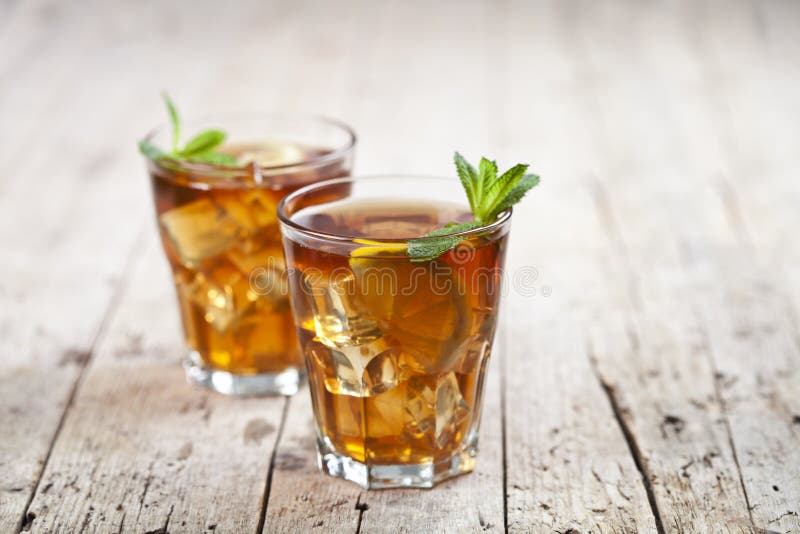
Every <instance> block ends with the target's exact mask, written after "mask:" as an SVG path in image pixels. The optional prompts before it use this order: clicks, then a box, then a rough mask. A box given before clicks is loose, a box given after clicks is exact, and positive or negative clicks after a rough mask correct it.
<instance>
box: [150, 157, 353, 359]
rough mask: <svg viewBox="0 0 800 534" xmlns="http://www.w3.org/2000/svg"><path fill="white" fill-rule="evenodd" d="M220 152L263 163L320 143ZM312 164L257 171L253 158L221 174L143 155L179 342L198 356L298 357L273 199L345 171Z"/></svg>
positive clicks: (335, 164) (339, 163)
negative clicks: (146, 159)
mask: <svg viewBox="0 0 800 534" xmlns="http://www.w3.org/2000/svg"><path fill="white" fill-rule="evenodd" d="M226 152H228V153H230V154H232V155H235V156H237V157H240V160H241V161H248V160H257V161H258V160H262V161H263V160H264V159H266V160H267V161H264V163H270V164H280V163H281V162H282V161H281V158H284V159H285V158H287V157H288V158H292V159H294V160H296V161H303V162H306V161H313V160H314V159H315V158H319V157H321V156H324V155H325V154H327V153H328V151H325V150H316V149H310V148H307V147H300V146H298V145H288V144H272V145H269V146H268V147H266V146H261V145H253V146H237V147H228V148H227V149H226ZM287 162H290V163H291V161H288V160H287ZM310 167H311V168H312V169H311V170H309V169H308V168H306V167H303V170H301V171H287V172H283V173H274V172H273V173H270V174H265V173H262V172H261V171H259V169H258V167H257V166H256V165H253V164H251V165H249V166H247V167H245V168H244V169H243V170H241V171H235V172H231V173H228V174H227V175H224V176H221V175H219V174H217V175H214V174H213V173H207V174H202V173H201V172H199V171H198V172H197V173H192V172H186V171H185V170H181V169H178V168H174V167H173V168H170V165H169V164H168V163H166V164H155V163H152V162H151V163H150V175H151V180H152V185H153V191H154V195H155V202H156V212H157V213H156V215H157V218H158V227H159V232H160V234H161V239H162V242H163V246H164V250H165V251H166V254H167V258H168V259H169V262H170V265H171V267H172V271H173V275H174V280H175V286H176V289H177V295H178V302H179V305H180V310H181V318H182V322H183V328H184V333H185V337H186V343H187V345H188V346H189V347H190V348H191V350H192V351H194V353H195V354H196V355H199V357H200V358H201V359H202V361H203V363H204V364H205V365H206V366H208V367H211V368H213V369H217V370H222V371H228V372H231V373H235V374H258V373H279V372H282V371H284V370H287V369H289V368H292V367H295V368H296V367H299V366H302V357H301V355H300V351H299V347H298V343H297V338H296V334H295V328H294V323H293V320H292V314H291V309H290V306H289V295H288V288H287V276H286V267H285V263H284V259H283V251H282V247H281V236H280V230H279V228H278V220H277V216H276V208H277V205H278V202H279V201H280V200H281V199H282V198H283V197H284V196H285V195H286V194H288V193H290V192H291V191H294V190H295V189H297V188H299V187H302V186H304V185H307V184H309V183H311V182H314V181H317V180H323V179H327V178H335V177H339V176H347V175H348V174H349V172H348V168H347V165H346V164H345V162H343V161H333V162H329V163H325V164H320V165H313V164H312V165H310ZM296 168H297V169H299V168H300V167H296Z"/></svg>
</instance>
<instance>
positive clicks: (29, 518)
mask: <svg viewBox="0 0 800 534" xmlns="http://www.w3.org/2000/svg"><path fill="white" fill-rule="evenodd" d="M147 230H148V228H147V226H146V225H145V226H144V227H143V228H141V229H140V230H139V232H138V234H137V235H136V238H135V239H134V242H133V246H132V247H131V249H130V251H129V252H128V254H127V258H126V260H125V266H124V267H123V269H122V272H121V275H122V276H121V277H120V279H119V281H118V282H117V283H116V284H114V289H113V290H112V293H111V298H110V299H109V301H108V305H107V306H106V309H105V312H104V313H103V317H102V318H101V319H100V323H99V324H98V326H97V330H96V331H95V334H94V336H92V338H91V341H90V343H89V349H88V350H87V351H86V358H83V359H82V360H83V361H81V362H80V367H79V369H78V373H77V377H76V378H75V383H74V384H73V385H72V389H70V392H69V395H68V396H67V402H66V404H65V405H64V410H63V411H62V412H61V417H60V418H59V420H58V424H57V425H56V429H55V431H54V432H53V437H52V439H51V440H50V446H49V447H48V448H47V454H45V456H44V460H43V461H42V465H41V467H40V468H39V473H38V475H37V476H36V482H35V483H34V485H33V489H32V491H31V493H30V496H29V497H28V501H27V502H26V503H25V508H24V510H23V511H22V517H20V519H19V521H18V522H17V528H16V531H17V533H20V532H22V531H23V530H28V529H29V528H30V527H31V524H32V523H33V520H34V519H35V518H36V516H35V515H33V514H30V507H31V504H32V503H33V499H34V498H35V497H36V493H37V492H38V491H39V485H40V484H41V482H42V477H43V476H44V472H45V470H46V469H47V464H48V463H49V462H50V455H51V454H52V453H53V449H54V448H55V444H56V442H57V441H58V438H59V435H60V434H61V429H62V428H63V427H64V421H65V420H66V419H67V414H68V413H69V411H70V408H72V405H73V403H74V402H75V398H76V397H77V395H78V390H79V389H80V387H81V384H82V383H83V378H84V375H85V374H86V369H87V368H88V367H89V364H90V363H91V361H92V358H93V356H94V353H95V350H96V348H97V345H98V342H99V341H100V339H102V337H103V335H104V334H105V332H106V329H107V328H108V325H109V324H110V323H111V319H112V317H113V316H114V313H115V312H116V310H117V309H118V308H119V305H120V303H121V302H122V297H123V295H124V294H125V291H126V290H127V288H128V285H129V284H130V279H131V275H132V274H133V269H134V266H135V265H136V263H137V261H138V260H139V259H140V257H141V255H142V254H143V250H144V247H143V244H144V237H145V235H146V232H147Z"/></svg>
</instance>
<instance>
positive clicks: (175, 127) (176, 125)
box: [161, 91, 181, 154]
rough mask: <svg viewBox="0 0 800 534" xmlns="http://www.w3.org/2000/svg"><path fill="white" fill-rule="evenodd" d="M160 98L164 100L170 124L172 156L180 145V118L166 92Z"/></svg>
mask: <svg viewBox="0 0 800 534" xmlns="http://www.w3.org/2000/svg"><path fill="white" fill-rule="evenodd" d="M161 96H162V97H163V98H164V103H165V104H166V105H167V113H169V120H170V122H171V123H172V153H173V154H174V153H176V152H178V143H180V139H181V118H180V116H179V115H178V110H177V109H176V108H175V104H173V103H172V100H171V99H170V97H169V95H168V94H167V92H166V91H164V92H162V93H161Z"/></svg>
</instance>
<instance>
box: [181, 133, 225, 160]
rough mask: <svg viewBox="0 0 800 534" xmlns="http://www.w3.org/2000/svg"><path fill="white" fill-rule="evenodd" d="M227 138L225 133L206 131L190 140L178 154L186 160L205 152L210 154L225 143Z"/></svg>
mask: <svg viewBox="0 0 800 534" xmlns="http://www.w3.org/2000/svg"><path fill="white" fill-rule="evenodd" d="M225 137H226V136H225V132H222V131H220V130H206V131H204V132H200V133H199V134H197V135H195V136H194V137H192V138H191V139H189V142H188V143H186V145H184V147H183V149H181V150H180V151H179V152H178V154H180V155H181V156H183V157H186V158H191V157H194V156H197V155H200V154H202V153H203V152H210V151H211V150H213V149H214V148H216V147H218V146H219V145H221V144H222V143H223V142H225Z"/></svg>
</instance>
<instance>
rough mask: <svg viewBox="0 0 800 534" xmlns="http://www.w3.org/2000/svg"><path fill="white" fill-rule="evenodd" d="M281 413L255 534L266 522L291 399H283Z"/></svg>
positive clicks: (259, 532) (258, 533) (261, 531)
mask: <svg viewBox="0 0 800 534" xmlns="http://www.w3.org/2000/svg"><path fill="white" fill-rule="evenodd" d="M284 399H285V400H284V403H283V412H282V413H281V423H280V426H279V428H278V435H277V436H275V445H274V446H273V447H272V455H271V456H270V458H269V467H268V468H267V480H266V482H265V483H264V494H263V496H262V498H261V510H260V511H259V517H258V524H257V525H256V534H263V532H264V526H265V524H266V521H267V507H268V506H269V494H270V492H271V491H272V474H273V473H274V471H275V461H276V459H277V457H278V447H279V446H280V444H281V438H282V437H283V431H284V429H285V428H286V418H287V415H288V414H289V402H290V401H291V399H292V398H291V397H289V396H286V397H284Z"/></svg>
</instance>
